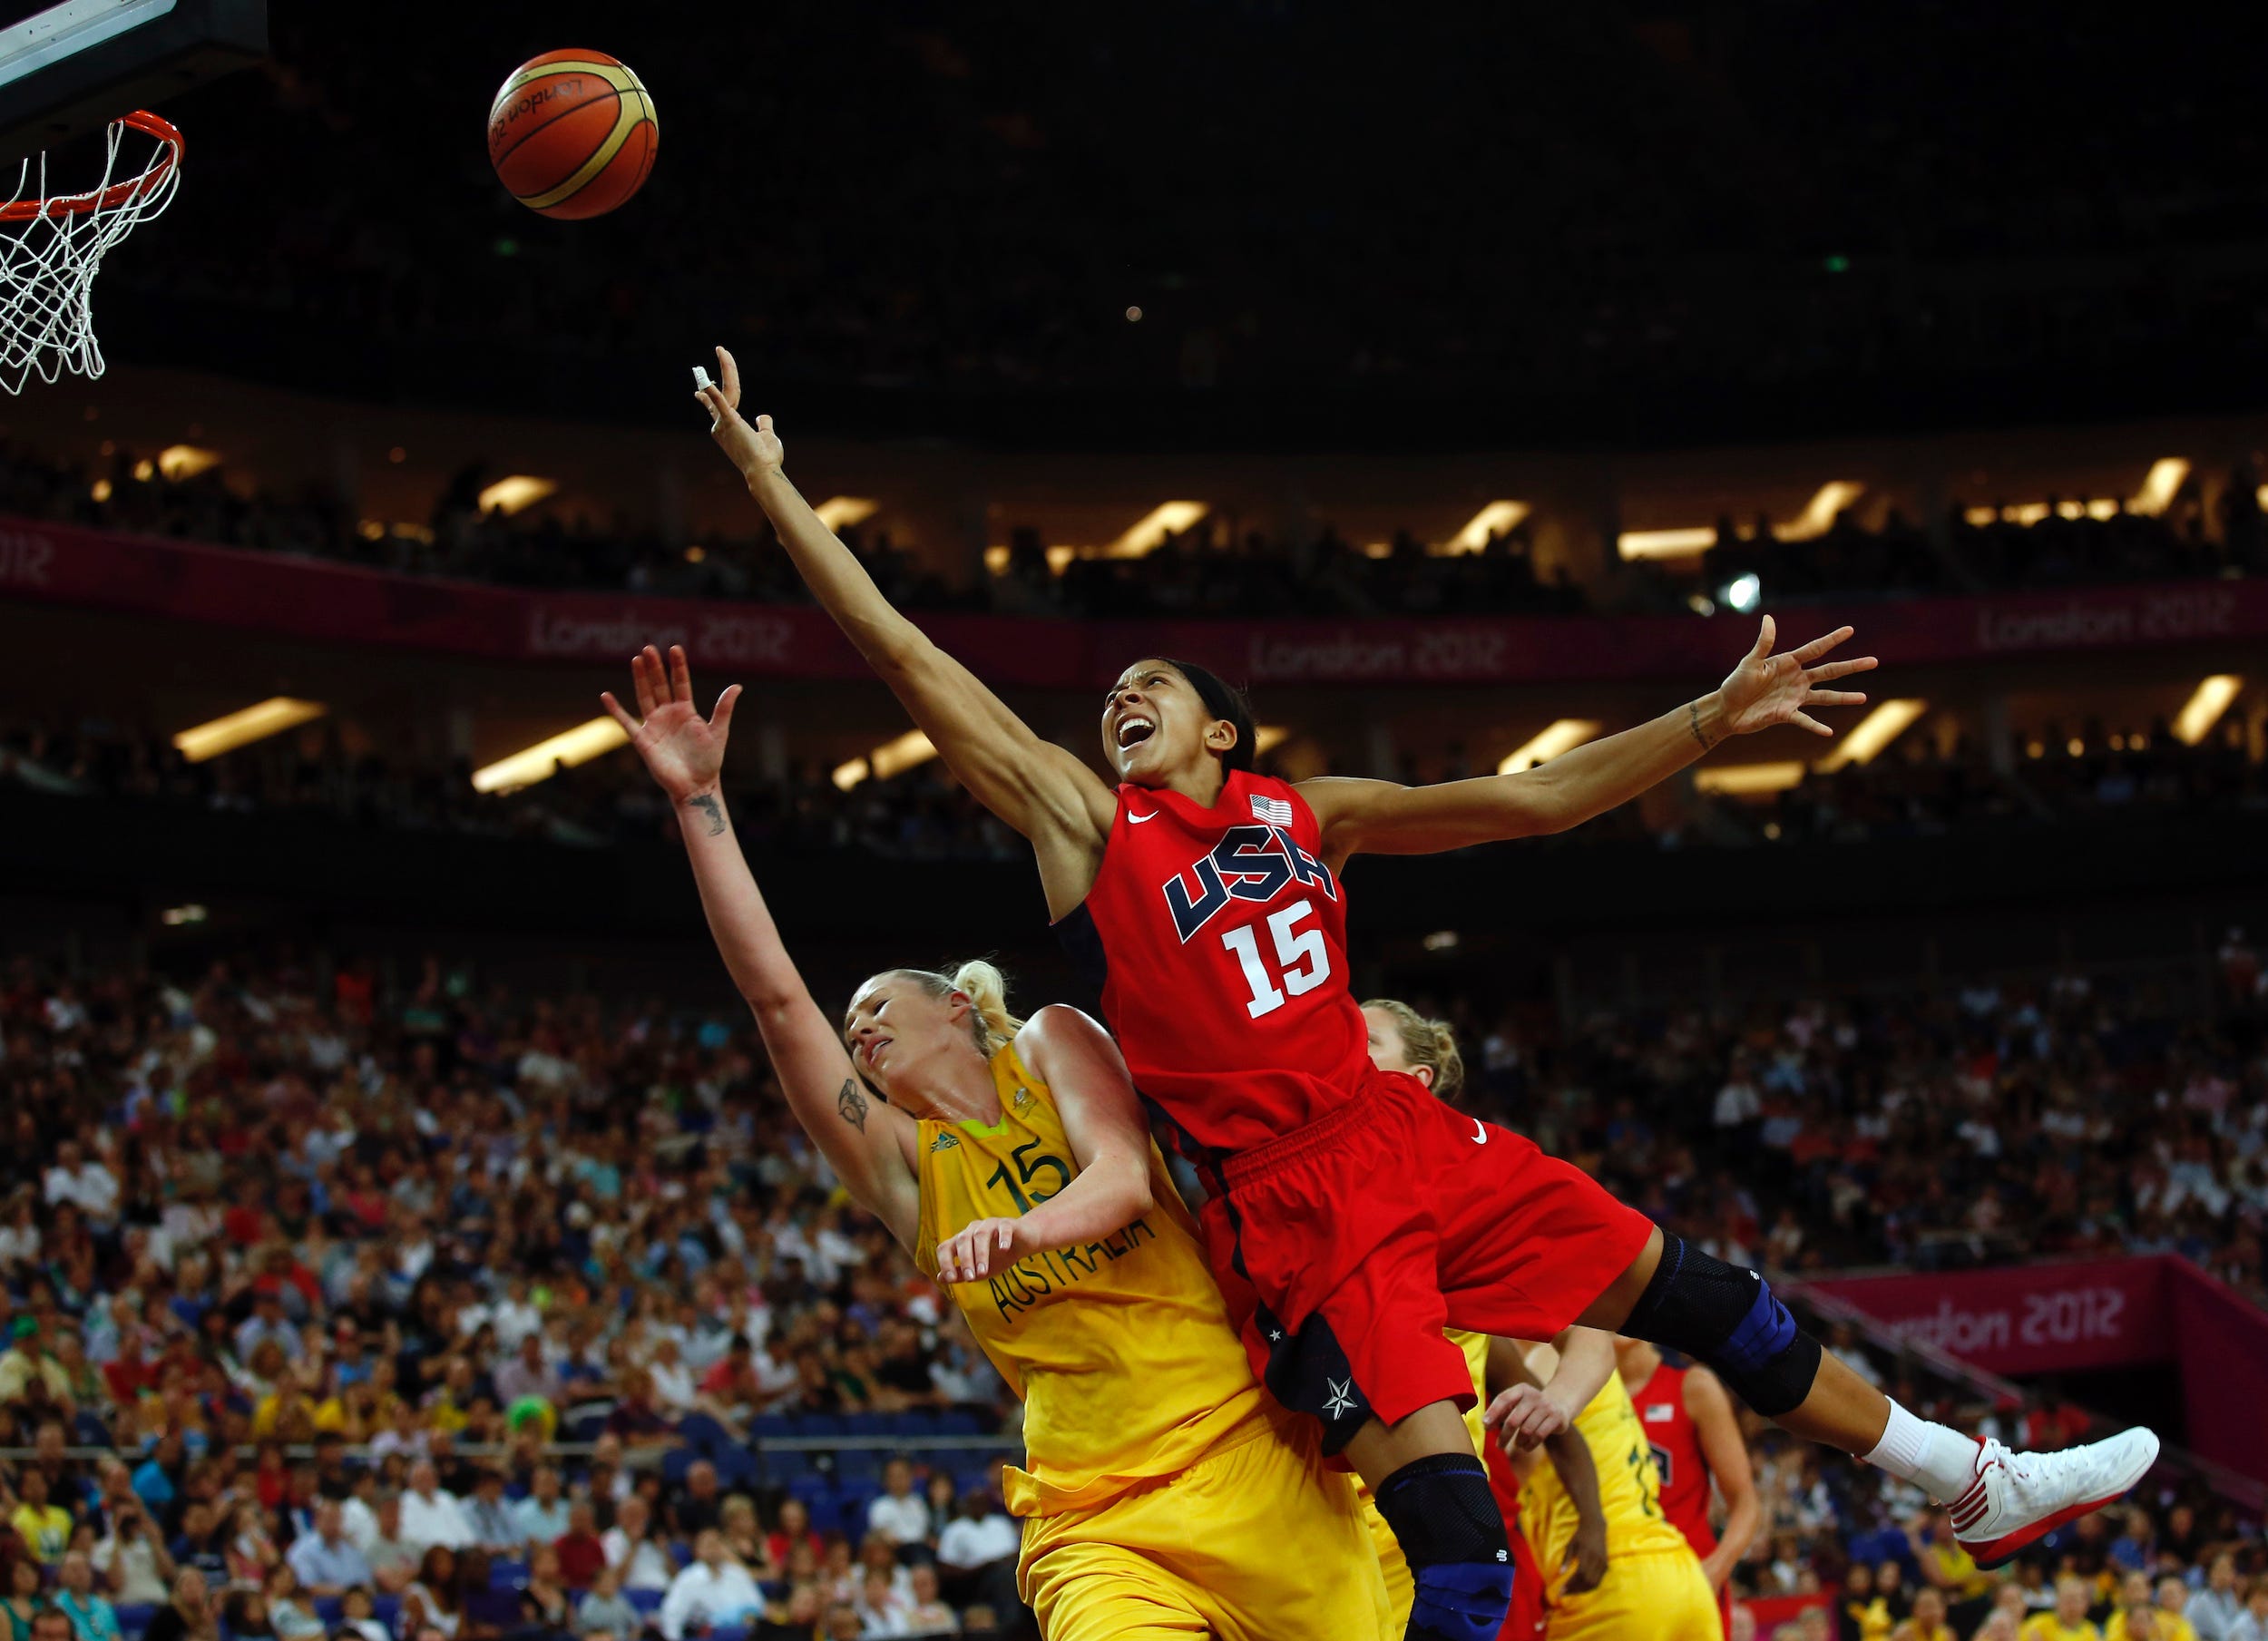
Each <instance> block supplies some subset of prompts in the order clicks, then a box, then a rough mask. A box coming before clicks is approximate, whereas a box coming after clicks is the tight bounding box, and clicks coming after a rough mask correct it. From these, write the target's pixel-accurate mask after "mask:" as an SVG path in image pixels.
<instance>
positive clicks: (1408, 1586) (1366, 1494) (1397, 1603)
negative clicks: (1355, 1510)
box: [1354, 1487, 1417, 1636]
mask: <svg viewBox="0 0 2268 1641" xmlns="http://www.w3.org/2000/svg"><path fill="white" fill-rule="evenodd" d="M1354 1497H1355V1499H1357V1500H1358V1501H1359V1502H1360V1503H1361V1505H1362V1507H1363V1526H1364V1529H1365V1530H1367V1531H1368V1532H1369V1534H1370V1544H1371V1551H1372V1553H1373V1554H1374V1555H1375V1556H1376V1557H1377V1558H1378V1574H1379V1577H1380V1578H1383V1579H1384V1580H1385V1582H1386V1621H1387V1624H1388V1626H1389V1627H1388V1628H1387V1631H1386V1633H1387V1634H1388V1635H1390V1636H1399V1635H1401V1634H1402V1632H1403V1630H1405V1629H1407V1628H1409V1627H1410V1608H1411V1607H1413V1606H1414V1605H1415V1604H1416V1602H1417V1584H1416V1582H1415V1581H1414V1580H1413V1579H1412V1578H1411V1577H1410V1564H1409V1562H1408V1561H1407V1560H1406V1559H1405V1558H1403V1554H1402V1540H1400V1539H1399V1538H1395V1537H1394V1536H1393V1529H1392V1528H1390V1527H1388V1526H1387V1525H1386V1519H1385V1518H1384V1517H1383V1516H1382V1515H1380V1514H1379V1513H1378V1501H1377V1500H1376V1499H1373V1498H1372V1497H1371V1496H1370V1489H1368V1488H1366V1487H1358V1488H1356V1489H1355V1490H1354Z"/></svg>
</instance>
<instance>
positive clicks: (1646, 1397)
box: [1615, 1339, 1764, 1636]
mask: <svg viewBox="0 0 2268 1641" xmlns="http://www.w3.org/2000/svg"><path fill="white" fill-rule="evenodd" d="M1615 1365H1616V1367H1617V1368H1618V1371H1619V1372H1621V1374H1622V1383H1623V1387H1624V1388H1625V1389H1626V1390H1628V1392H1630V1402H1631V1405H1632V1406H1634V1407H1636V1408H1637V1414H1638V1422H1639V1423H1640V1424H1642V1425H1644V1426H1645V1427H1646V1440H1647V1446H1649V1447H1651V1448H1652V1449H1653V1450H1654V1467H1655V1469H1656V1470H1659V1471H1660V1472H1661V1479H1662V1490H1661V1502H1662V1514H1663V1515H1665V1516H1667V1518H1668V1519H1669V1524H1670V1526H1672V1527H1674V1528H1676V1529H1677V1530H1678V1531H1679V1532H1681V1533H1683V1534H1684V1535H1685V1536H1686V1543H1687V1544H1690V1545H1692V1546H1693V1553H1694V1554H1695V1555H1696V1556H1698V1557H1700V1558H1701V1570H1702V1571H1703V1572H1704V1573H1706V1575H1708V1580H1709V1587H1711V1588H1712V1589H1714V1590H1716V1596H1717V1603H1718V1606H1719V1607H1720V1608H1721V1609H1722V1610H1723V1612H1724V1615H1725V1634H1726V1635H1728V1636H1729V1635H1731V1634H1732V1633H1733V1598H1732V1577H1733V1568H1735V1567H1737V1566H1739V1565H1740V1558H1741V1557H1743V1556H1744V1555H1745V1554H1747V1551H1748V1546H1749V1545H1750V1544H1751V1543H1752V1542H1753V1541H1754V1540H1755V1537H1756V1529H1758V1528H1759V1527H1761V1526H1763V1525H1764V1507H1763V1506H1762V1505H1761V1504H1759V1503H1758V1502H1757V1500H1756V1478H1755V1471H1754V1470H1751V1469H1750V1468H1749V1464H1748V1444H1747V1443H1746V1442H1745V1441H1742V1440H1741V1435H1740V1420H1739V1418H1738V1416H1737V1415H1736V1414H1735V1412H1734V1411H1733V1399H1732V1398H1731V1397H1730V1396H1728V1395H1726V1394H1725V1386H1724V1385H1723V1384H1722V1383H1720V1382H1718V1380H1717V1377H1716V1374H1715V1373H1712V1372H1709V1370H1708V1369H1706V1368H1705V1367H1702V1366H1700V1365H1698V1364H1697V1363H1686V1365H1685V1366H1683V1367H1672V1366H1671V1365H1670V1364H1669V1363H1667V1362H1665V1361H1663V1360H1662V1353H1661V1352H1660V1351H1658V1350H1657V1349H1656V1348H1655V1347H1654V1346H1652V1345H1650V1344H1648V1343H1646V1341H1645V1340H1643V1339H1618V1340H1616V1341H1615ZM1713 1493H1714V1494H1717V1495H1721V1496H1722V1497H1723V1499H1724V1500H1725V1531H1724V1532H1723V1533H1722V1534H1719V1533H1718V1532H1717V1531H1716V1529H1715V1528H1713V1527H1712V1526H1711V1525H1710V1524H1709V1500H1710V1496H1711V1495H1712V1494H1713Z"/></svg>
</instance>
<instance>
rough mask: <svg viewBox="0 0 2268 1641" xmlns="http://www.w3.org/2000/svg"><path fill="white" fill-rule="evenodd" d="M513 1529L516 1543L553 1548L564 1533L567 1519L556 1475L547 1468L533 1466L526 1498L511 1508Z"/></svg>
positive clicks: (566, 1511) (566, 1510) (565, 1504)
mask: <svg viewBox="0 0 2268 1641" xmlns="http://www.w3.org/2000/svg"><path fill="white" fill-rule="evenodd" d="M512 1519H513V1527H514V1528H515V1529H516V1530H517V1531H518V1533H519V1535H520V1536H519V1538H518V1540H517V1542H518V1543H520V1544H523V1545H528V1544H554V1543H557V1542H558V1541H559V1539H560V1538H562V1537H564V1536H565V1534H566V1532H567V1528H568V1523H569V1515H568V1509H567V1500H566V1499H564V1498H562V1496H561V1495H560V1490H559V1471H558V1470H556V1469H555V1468H553V1467H552V1466H551V1465H548V1464H541V1465H538V1466H536V1469H535V1475H534V1477H533V1480H532V1482H531V1485H530V1487H529V1490H528V1496H527V1497H526V1498H524V1499H521V1500H520V1502H519V1503H518V1504H516V1505H514V1506H513V1509H512Z"/></svg>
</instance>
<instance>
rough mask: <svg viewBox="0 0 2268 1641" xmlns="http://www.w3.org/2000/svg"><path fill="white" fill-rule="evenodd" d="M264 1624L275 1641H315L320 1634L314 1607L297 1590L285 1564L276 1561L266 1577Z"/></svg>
mask: <svg viewBox="0 0 2268 1641" xmlns="http://www.w3.org/2000/svg"><path fill="white" fill-rule="evenodd" d="M268 1622H269V1626H271V1627H272V1628H273V1629H274V1630H275V1632H276V1641H315V1637H317V1636H320V1635H322V1634H323V1620H322V1619H320V1618H318V1617H316V1616H315V1604H314V1603H313V1602H312V1601H311V1600H310V1599H308V1593H307V1592H306V1591H305V1590H303V1589H301V1588H300V1587H299V1580H298V1578H296V1577H295V1576H294V1575H293V1573H292V1571H291V1564H290V1563H289V1562H288V1561H279V1562H278V1563H277V1564H276V1565H275V1567H274V1568H270V1569H269V1574H268Z"/></svg>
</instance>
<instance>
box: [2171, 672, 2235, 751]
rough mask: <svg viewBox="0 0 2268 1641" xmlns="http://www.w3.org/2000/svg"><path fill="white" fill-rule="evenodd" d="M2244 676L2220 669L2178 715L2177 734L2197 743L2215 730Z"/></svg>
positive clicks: (2186, 742) (2185, 742) (2191, 744)
mask: <svg viewBox="0 0 2268 1641" xmlns="http://www.w3.org/2000/svg"><path fill="white" fill-rule="evenodd" d="M2240 689H2244V679H2241V678H2238V677H2237V676H2236V675H2235V674H2234V673H2232V672H2216V673H2214V675H2213V676H2212V677H2211V678H2209V679H2205V680H2204V682H2203V683H2202V684H2199V685H2198V686H2197V689H2196V692H2195V694H2193V695H2192V696H2191V697H2190V698H2189V699H2188V701H2187V703H2186V704H2185V705H2184V706H2183V708H2182V709H2181V712H2180V713H2179V715H2178V716H2176V717H2175V719H2174V734H2175V737H2178V738H2179V739H2180V741H2181V742H2182V744H2183V745H2184V746H2188V747H2194V746H2195V745H2196V744H2197V743H2198V742H2199V741H2202V740H2203V739H2204V738H2205V737H2206V736H2208V735H2211V734H2212V733H2213V726H2214V725H2215V724H2217V723H2219V722H2220V721H2221V715H2222V714H2223V713H2224V712H2226V711H2227V710H2228V709H2229V703H2230V702H2231V701H2233V700H2234V699H2235V698H2236V692H2237V691H2238V690H2240Z"/></svg>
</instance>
